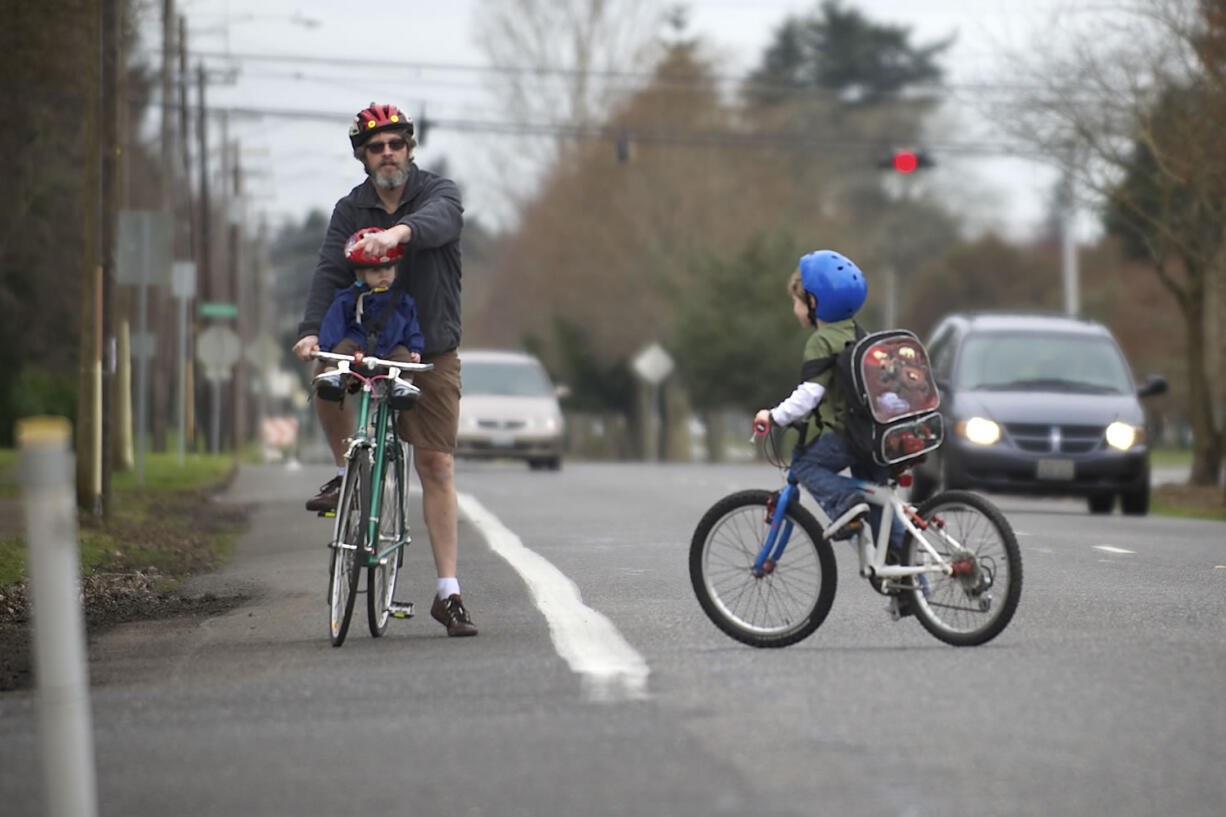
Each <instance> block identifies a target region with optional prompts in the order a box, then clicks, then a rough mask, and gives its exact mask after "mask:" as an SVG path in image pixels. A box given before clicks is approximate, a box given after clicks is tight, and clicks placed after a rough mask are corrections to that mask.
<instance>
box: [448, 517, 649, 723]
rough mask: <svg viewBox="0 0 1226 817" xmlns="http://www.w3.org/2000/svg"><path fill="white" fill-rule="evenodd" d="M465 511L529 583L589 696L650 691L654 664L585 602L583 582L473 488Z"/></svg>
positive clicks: (639, 696)
mask: <svg viewBox="0 0 1226 817" xmlns="http://www.w3.org/2000/svg"><path fill="white" fill-rule="evenodd" d="M457 498H458V500H459V507H460V512H461V513H462V514H463V515H464V517H465V518H466V519H467V520H468V521H469V522H470V523H471V524H472V525H473V526H474V527H475V528H476V529H477V530H478V531H480V532H481V535H482V536H484V537H485V541H486V542H487V543H488V544H489V546H490V549H491V550H493V551H494V552H495V553H497V554H498V555H499V556H501V557H502V558H503V559H505V560H506V561H507V563H508V564H510V565H511V567H512V568H513V569H514V570H515V572H516V573H518V574H519V575H520V577H521V578H522V579H523V580H524V583H525V584H526V585H528V590H529V592H530V593H531V594H532V600H533V602H534V603H535V604H536V607H537V609H538V610H540V611H541V613H542V614H543V615H544V616H545V620H546V621H547V622H548V623H549V636H550V638H551V639H553V645H554V649H556V650H557V651H558V655H560V656H561V657H562V659H563V660H565V661H566V663H567V664H569V665H570V668H571V670H572V671H573V672H575V673H577V674H578V675H579V676H580V677H581V678H582V679H583V686H584V692H585V694H586V695H587V697H588V698H589V699H590V700H594V701H613V700H627V699H628V700H640V699H644V698H646V697H647V676H648V674H649V672H650V670H649V669H648V667H647V662H646V660H644V659H643V656H641V655H640V654H639V653H638V651H637V650H635V649H634V647H632V646H630V643H629V642H628V641H626V639H625V638H624V637H623V636H622V634H621V633H620V632H619V631H618V629H617V628H616V627H615V626H613V622H611V621H609V619H608V618H606V617H605V616H604V615H602V614H601V613H599V612H597V611H595V610H593V609H592V608H591V607H588V606H587V605H585V604H584V603H583V599H582V598H581V597H580V595H579V588H578V587H577V586H576V585H575V583H574V582H573V581H571V580H570V579H569V578H568V577H567V576H566V574H564V573H563V572H562V571H560V570H558V568H556V567H555V566H554V565H553V563H552V562H550V561H549V560H548V559H546V558H545V557H544V556H541V555H540V554H539V553H537V552H536V551H534V550H531V549H529V548H528V547H527V546H526V545H524V543H523V541H522V540H521V539H520V538H519V537H518V536H516V535H515V533H514V532H512V531H511V530H510V529H509V528H507V527H506V526H505V525H503V524H502V522H501V521H500V520H499V519H498V517H496V516H494V514H492V513H490V512H489V511H488V510H486V508H485V506H483V505H482V504H481V503H480V502H478V501H477V499H476V497H474V496H472V495H471V494H459V495H458V497H457Z"/></svg>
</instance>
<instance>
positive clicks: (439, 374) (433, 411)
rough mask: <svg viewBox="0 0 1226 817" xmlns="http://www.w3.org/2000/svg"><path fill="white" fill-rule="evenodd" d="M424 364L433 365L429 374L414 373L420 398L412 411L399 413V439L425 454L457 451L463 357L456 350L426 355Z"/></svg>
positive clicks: (414, 382)
mask: <svg viewBox="0 0 1226 817" xmlns="http://www.w3.org/2000/svg"><path fill="white" fill-rule="evenodd" d="M421 362H422V363H433V364H434V368H433V369H431V370H430V371H428V372H414V373H413V385H414V386H417V388H419V389H421V398H420V399H418V401H417V405H416V406H414V407H413V408H411V409H409V410H407V411H402V412H400V421H399V423H398V424H397V428H398V429H399V431H400V436H401V437H403V438H404V439H405V440H408V441H409V443H410V444H412V445H413V447H414V448H421V449H425V450H426V451H442V452H443V453H445V454H450V453H452V452H453V451H455V441H456V433H457V432H458V431H459V428H460V355H459V353H458V352H456V350H455V349H452V350H450V351H447V352H439V353H438V354H437V355H425V356H424V357H422V359H421Z"/></svg>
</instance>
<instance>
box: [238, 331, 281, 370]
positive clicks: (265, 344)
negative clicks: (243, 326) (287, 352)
mask: <svg viewBox="0 0 1226 817" xmlns="http://www.w3.org/2000/svg"><path fill="white" fill-rule="evenodd" d="M283 352H284V350H283V349H282V348H281V344H279V343H277V342H276V341H275V340H273V339H272V337H270V336H269V335H267V334H262V335H260V336H259V337H258V338H256V339H255V340H254V341H252V342H251V343H249V344H248V345H247V348H246V349H244V350H243V356H244V357H245V358H247V362H248V363H250V364H251V365H252V366H254V367H255V368H257V369H261V370H262V369H269V368H275V367H276V365H277V364H278V363H280V362H281V357H282V353H283Z"/></svg>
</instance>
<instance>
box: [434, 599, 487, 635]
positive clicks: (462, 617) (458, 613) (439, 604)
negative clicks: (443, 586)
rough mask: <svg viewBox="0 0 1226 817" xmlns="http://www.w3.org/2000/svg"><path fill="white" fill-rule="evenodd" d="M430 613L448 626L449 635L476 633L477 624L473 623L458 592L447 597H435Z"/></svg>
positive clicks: (440, 622) (436, 619)
mask: <svg viewBox="0 0 1226 817" xmlns="http://www.w3.org/2000/svg"><path fill="white" fill-rule="evenodd" d="M430 615H431V616H433V617H434V620H435V621H437V622H438V623H439V624H442V625H443V626H444V627H446V628H447V635H450V636H458V635H476V634H477V625H475V624H473V620H472V618H470V617H469V615H468V611H467V610H465V609H464V603H463V602H462V601H460V596H459V594H458V593H455V594H452V595H451V596H448V597H447V598H446V599H440V598H439V597H438V596H435V597H434V604H432V605H430Z"/></svg>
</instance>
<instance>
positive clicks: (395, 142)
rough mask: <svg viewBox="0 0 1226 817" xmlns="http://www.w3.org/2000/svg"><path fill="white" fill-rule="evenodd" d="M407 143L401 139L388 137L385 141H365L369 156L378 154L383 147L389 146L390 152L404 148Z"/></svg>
mask: <svg viewBox="0 0 1226 817" xmlns="http://www.w3.org/2000/svg"><path fill="white" fill-rule="evenodd" d="M408 144H409V143H408V142H406V141H405V140H403V139H388V140H387V141H386V142H367V143H366V152H367V153H369V154H370V155H371V156H378V155H379V154H380V153H382V152H383V149H384V148H391V149H392V152H393V153H394V152H395V151H398V150H404V148H405V146H406V145H408Z"/></svg>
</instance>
